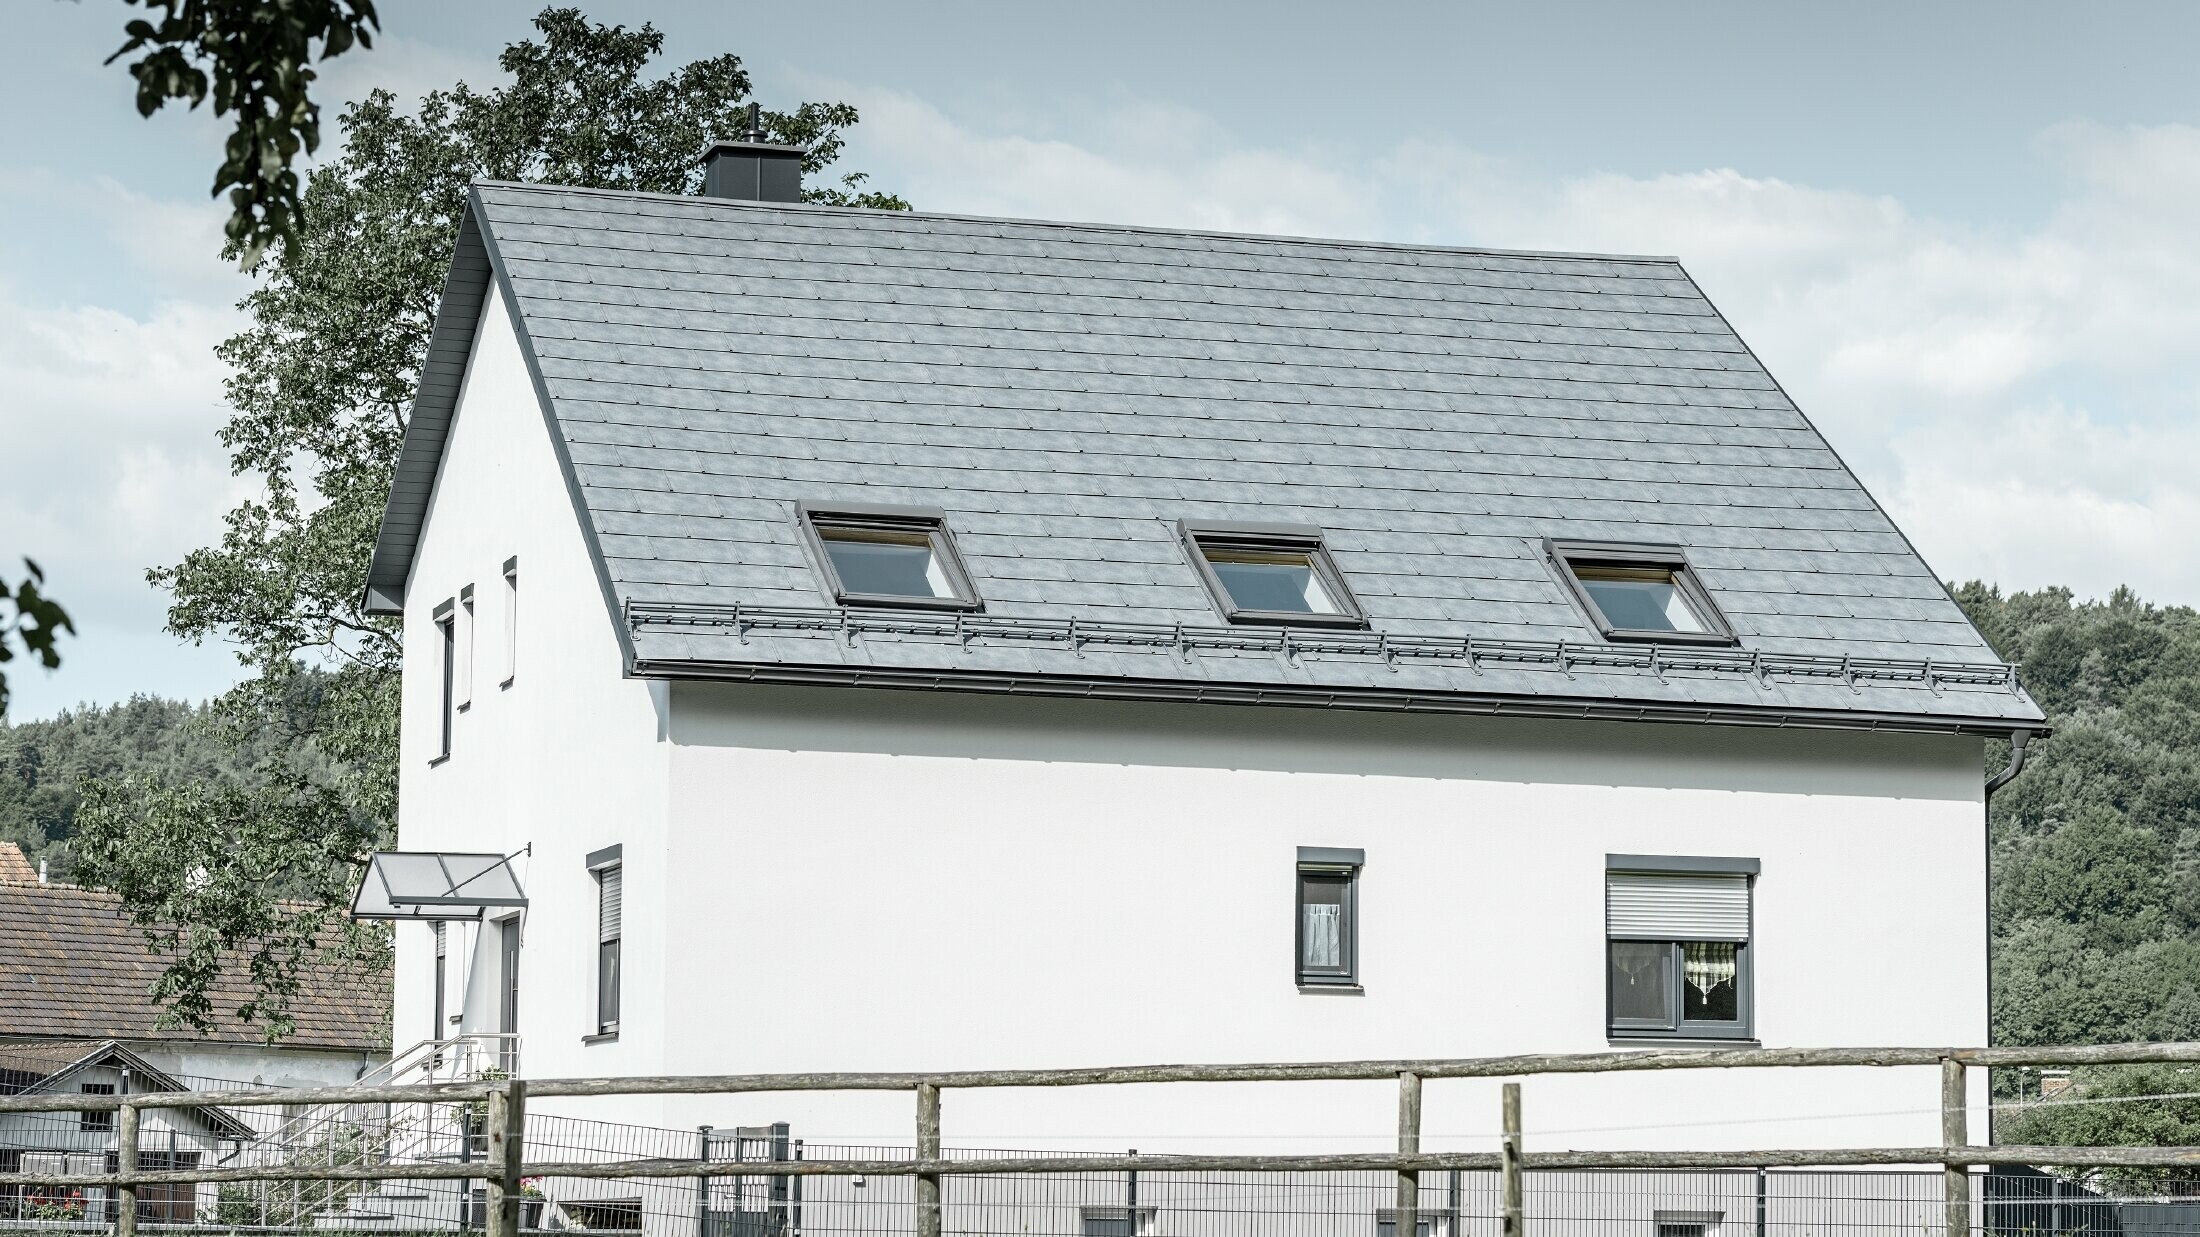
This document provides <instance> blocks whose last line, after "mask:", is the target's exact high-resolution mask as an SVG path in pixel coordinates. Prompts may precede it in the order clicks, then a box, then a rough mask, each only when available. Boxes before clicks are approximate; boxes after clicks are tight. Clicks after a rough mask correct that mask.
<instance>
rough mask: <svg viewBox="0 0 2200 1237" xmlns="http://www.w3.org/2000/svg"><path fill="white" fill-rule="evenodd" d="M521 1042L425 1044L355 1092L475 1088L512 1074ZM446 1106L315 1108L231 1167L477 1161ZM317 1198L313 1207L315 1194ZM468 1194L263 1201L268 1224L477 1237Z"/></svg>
mask: <svg viewBox="0 0 2200 1237" xmlns="http://www.w3.org/2000/svg"><path fill="white" fill-rule="evenodd" d="M518 1067H519V1037H518V1036H517V1035H512V1034H499V1033H479V1034H470V1035H458V1036H453V1037H452V1038H450V1039H437V1040H422V1041H420V1042H419V1043H417V1044H414V1045H412V1046H411V1047H409V1048H407V1049H405V1050H404V1051H403V1052H399V1053H396V1054H395V1055H393V1056H392V1057H391V1058H390V1059H389V1060H388V1061H387V1062H385V1063H383V1064H382V1065H380V1066H377V1067H376V1068H374V1069H372V1070H369V1071H368V1072H367V1073H365V1074H363V1075H361V1076H360V1078H359V1080H358V1081H357V1082H356V1083H354V1084H353V1086H355V1087H359V1088H362V1089H364V1088H370V1087H384V1086H405V1085H411V1084H416V1083H435V1082H473V1081H478V1080H480V1079H483V1078H501V1077H509V1076H511V1075H513V1074H515V1073H517V1072H518ZM468 1111H469V1110H468V1109H466V1108H462V1107H459V1106H457V1105H451V1104H420V1103H413V1104H389V1103H385V1102H380V1101H371V1100H368V1101H360V1102H357V1103H347V1102H343V1101H337V1102H334V1103H325V1104H315V1105H312V1106H310V1107H308V1108H307V1109H306V1110H305V1111H303V1112H299V1113H294V1114H292V1115H290V1116H289V1117H288V1118H286V1119H285V1120H284V1122H283V1123H282V1125H281V1126H279V1127H278V1128H277V1129H276V1131H275V1132H274V1133H273V1134H271V1135H269V1136H267V1137H265V1138H262V1139H258V1140H255V1141H254V1142H252V1143H249V1144H247V1145H246V1146H245V1147H244V1148H242V1149H241V1150H240V1151H239V1152H238V1153H237V1154H235V1155H233V1156H231V1157H229V1159H230V1162H242V1161H246V1160H250V1161H252V1162H258V1163H269V1162H275V1163H295V1162H332V1161H333V1162H340V1163H423V1162H442V1163H452V1162H459V1161H467V1160H473V1159H478V1158H480V1156H481V1155H482V1152H483V1148H482V1145H481V1144H482V1139H481V1135H480V1133H479V1132H478V1131H477V1130H476V1129H474V1128H473V1126H472V1123H471V1121H470V1120H468V1118H467V1116H466V1114H467V1112H468ZM316 1193H317V1194H318V1195H319V1197H318V1198H315V1197H313V1195H314V1194H316ZM470 1201H471V1200H470V1198H469V1191H468V1190H467V1188H466V1187H465V1186H463V1185H461V1184H460V1183H458V1182H454V1181H404V1180H399V1181H381V1182H376V1183H374V1184H372V1185H370V1186H366V1187H364V1188H362V1187H359V1186H355V1185H351V1184H347V1183H342V1182H327V1183H315V1184H313V1185H310V1186H307V1187H306V1192H305V1193H303V1194H301V1193H300V1192H298V1191H295V1190H293V1191H292V1192H291V1193H290V1194H289V1196H288V1197H287V1198H286V1197H284V1196H283V1195H281V1194H277V1195H275V1196H273V1197H272V1198H265V1199H263V1200H262V1210H263V1217H264V1218H265V1219H266V1220H267V1221H268V1222H275V1221H276V1220H277V1219H278V1218H284V1219H287V1220H288V1222H289V1224H290V1225H291V1226H294V1227H297V1228H301V1229H313V1230H322V1231H338V1232H343V1231H377V1230H384V1231H404V1232H418V1231H427V1230H458V1229H461V1228H479V1227H480V1219H481V1217H480V1216H479V1215H478V1214H475V1215H472V1216H468V1215H467V1214H466V1213H467V1209H468V1204H469V1202H470Z"/></svg>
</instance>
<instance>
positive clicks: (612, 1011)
mask: <svg viewBox="0 0 2200 1237" xmlns="http://www.w3.org/2000/svg"><path fill="white" fill-rule="evenodd" d="M588 868H589V871H590V872H592V873H593V874H594V875H595V877H596V1037H609V1036H615V1035H617V1034H618V1033H619V988H620V971H621V969H622V967H621V963H622V958H621V956H620V955H621V952H622V944H623V938H624V936H625V912H626V875H625V874H626V865H625V863H624V862H623V848H622V847H618V846H612V847H608V848H606V849H604V850H600V851H597V852H596V853H594V854H592V855H590V856H589V857H588Z"/></svg>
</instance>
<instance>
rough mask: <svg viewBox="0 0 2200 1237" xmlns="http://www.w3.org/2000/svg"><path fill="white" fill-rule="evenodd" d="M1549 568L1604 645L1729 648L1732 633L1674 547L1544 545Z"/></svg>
mask: <svg viewBox="0 0 2200 1237" xmlns="http://www.w3.org/2000/svg"><path fill="white" fill-rule="evenodd" d="M1545 546H1546V549H1547V551H1548V553H1549V556H1550V560H1551V564H1552V566H1553V567H1555V568H1556V569H1557V571H1558V573H1559V576H1560V577H1561V578H1562V579H1564V580H1565V582H1566V585H1567V587H1568V588H1570V589H1572V590H1573V594H1574V600H1575V601H1577V602H1579V603H1580V605H1581V609H1582V611H1583V612H1584V613H1586V614H1587V615H1588V616H1589V619H1590V621H1591V622H1593V623H1594V624H1595V625H1596V628H1597V633H1598V634H1599V635H1601V636H1603V637H1604V638H1605V639H1607V640H1641V641H1665V642H1669V643H1676V644H1732V643H1734V630H1733V628H1731V627H1728V626H1727V623H1726V618H1725V616H1724V615H1722V614H1720V613H1719V608H1718V607H1717V606H1716V605H1713V604H1712V602H1711V595H1710V594H1709V593H1707V592H1705V591H1704V587H1703V585H1702V584H1701V583H1699V582H1698V581H1697V579H1696V573H1695V572H1694V571H1693V570H1692V569H1691V568H1690V567H1689V565H1688V556H1687V555H1686V554H1684V553H1683V552H1682V551H1681V548H1680V547H1679V546H1669V545H1635V544H1632V543H1627V542H1612V541H1549V542H1546V543H1545Z"/></svg>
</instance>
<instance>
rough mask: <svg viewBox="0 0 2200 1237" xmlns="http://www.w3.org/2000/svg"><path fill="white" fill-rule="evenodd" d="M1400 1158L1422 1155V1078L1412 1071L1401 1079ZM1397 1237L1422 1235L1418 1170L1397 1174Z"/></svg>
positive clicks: (1399, 1099) (1402, 1074)
mask: <svg viewBox="0 0 2200 1237" xmlns="http://www.w3.org/2000/svg"><path fill="white" fill-rule="evenodd" d="M1398 1154H1399V1155H1419V1154H1421V1076H1420V1075H1419V1074H1416V1073H1414V1072H1413V1071H1411V1070H1406V1071H1404V1072H1402V1073H1400V1074H1399V1075H1398ZM1391 1231H1392V1233H1393V1234H1394V1237H1419V1234H1420V1231H1421V1174H1420V1171H1419V1170H1417V1169H1410V1168H1403V1169H1400V1170H1398V1222H1397V1224H1396V1225H1394V1226H1393V1228H1392V1230H1391Z"/></svg>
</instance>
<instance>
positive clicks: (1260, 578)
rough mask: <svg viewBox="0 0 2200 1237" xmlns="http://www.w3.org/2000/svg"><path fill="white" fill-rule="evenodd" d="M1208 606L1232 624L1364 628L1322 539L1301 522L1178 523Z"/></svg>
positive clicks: (1363, 617)
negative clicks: (1203, 587)
mask: <svg viewBox="0 0 2200 1237" xmlns="http://www.w3.org/2000/svg"><path fill="white" fill-rule="evenodd" d="M1177 528H1178V532H1179V534H1180V535H1181V536H1182V538H1183V541H1184V550H1185V553H1186V555H1187V556H1188V557H1189V558H1190V559H1191V562H1192V567H1193V569H1194V570H1195V571H1197V572H1198V573H1199V579H1200V583H1202V584H1204V585H1205V586H1206V588H1207V593H1208V596H1210V597H1211V598H1213V599H1214V603H1215V609H1216V610H1218V611H1220V612H1221V614H1222V617H1223V618H1224V619H1227V620H1228V621H1230V622H1232V623H1258V624H1272V625H1282V626H1306V627H1364V626H1366V625H1367V616H1366V615H1365V614H1364V613H1362V612H1361V610H1360V603H1359V602H1358V600H1356V599H1355V598H1354V597H1353V596H1352V590H1351V588H1349V587H1348V586H1347V585H1346V584H1345V579H1344V574H1343V573H1342V572H1340V571H1338V570H1337V564H1336V560H1335V559H1333V558H1331V557H1330V554H1329V548H1328V546H1327V545H1326V544H1325V543H1324V542H1323V539H1322V530H1320V529H1318V528H1314V527H1312V526H1310V525H1301V524H1217V523H1210V522H1206V521H1200V520H1184V521H1181V522H1179V524H1178V526H1177Z"/></svg>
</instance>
